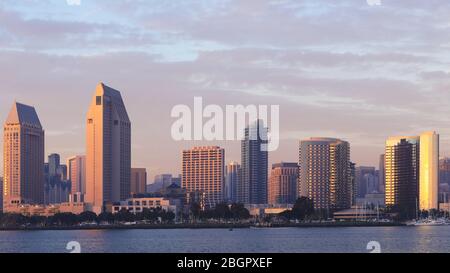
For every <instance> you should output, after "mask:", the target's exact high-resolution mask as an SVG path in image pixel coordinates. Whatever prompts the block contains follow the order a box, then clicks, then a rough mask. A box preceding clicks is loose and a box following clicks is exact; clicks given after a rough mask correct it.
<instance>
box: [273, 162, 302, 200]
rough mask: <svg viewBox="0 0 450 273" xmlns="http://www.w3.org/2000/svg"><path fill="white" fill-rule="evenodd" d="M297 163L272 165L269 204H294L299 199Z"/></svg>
mask: <svg viewBox="0 0 450 273" xmlns="http://www.w3.org/2000/svg"><path fill="white" fill-rule="evenodd" d="M298 169H299V168H298V164H297V163H285V162H282V163H277V164H273V165H272V171H271V172H270V180H269V204H294V203H295V200H296V198H297V181H298Z"/></svg>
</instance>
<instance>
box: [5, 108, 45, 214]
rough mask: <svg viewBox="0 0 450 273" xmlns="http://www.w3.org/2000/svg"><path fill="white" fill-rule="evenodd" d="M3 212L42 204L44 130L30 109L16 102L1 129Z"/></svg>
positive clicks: (33, 110) (33, 111) (35, 114)
mask: <svg viewBox="0 0 450 273" xmlns="http://www.w3.org/2000/svg"><path fill="white" fill-rule="evenodd" d="M3 136H4V137H3V140H4V141H3V160H4V164H3V167H4V172H3V173H4V181H3V197H4V198H3V202H4V210H5V211H7V210H8V206H16V205H18V204H43V202H44V143H45V142H44V130H43V128H42V125H41V122H40V121H39V117H38V115H37V113H36V110H35V109H34V107H32V106H28V105H25V104H21V103H18V102H15V103H14V104H13V107H12V109H11V111H10V112H9V115H8V118H7V119H6V121H5V123H4V127H3Z"/></svg>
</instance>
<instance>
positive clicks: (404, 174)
mask: <svg viewBox="0 0 450 273" xmlns="http://www.w3.org/2000/svg"><path fill="white" fill-rule="evenodd" d="M419 149H420V138H419V137H390V138H389V139H388V140H387V141H386V156H385V172H386V194H385V200H386V206H387V207H388V208H391V209H394V210H395V211H396V212H397V213H399V214H400V217H401V218H405V219H412V218H415V217H416V215H417V209H418V204H419V203H418V193H419V165H420V151H419Z"/></svg>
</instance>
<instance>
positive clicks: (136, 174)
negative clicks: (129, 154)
mask: <svg viewBox="0 0 450 273" xmlns="http://www.w3.org/2000/svg"><path fill="white" fill-rule="evenodd" d="M130 190H131V192H130V195H131V196H133V195H135V194H143V193H147V169H145V168H132V169H131V187H130Z"/></svg>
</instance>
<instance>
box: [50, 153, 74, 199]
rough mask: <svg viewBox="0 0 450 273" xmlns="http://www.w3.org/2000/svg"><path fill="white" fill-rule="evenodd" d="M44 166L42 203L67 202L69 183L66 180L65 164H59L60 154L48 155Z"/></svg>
mask: <svg viewBox="0 0 450 273" xmlns="http://www.w3.org/2000/svg"><path fill="white" fill-rule="evenodd" d="M44 166H45V167H44V177H45V185H44V204H46V205H48V204H61V203H66V202H68V201H69V195H70V190H71V183H70V181H68V180H67V166H66V165H61V157H60V155H59V154H51V155H49V156H48V163H46V164H45V165H44Z"/></svg>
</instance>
